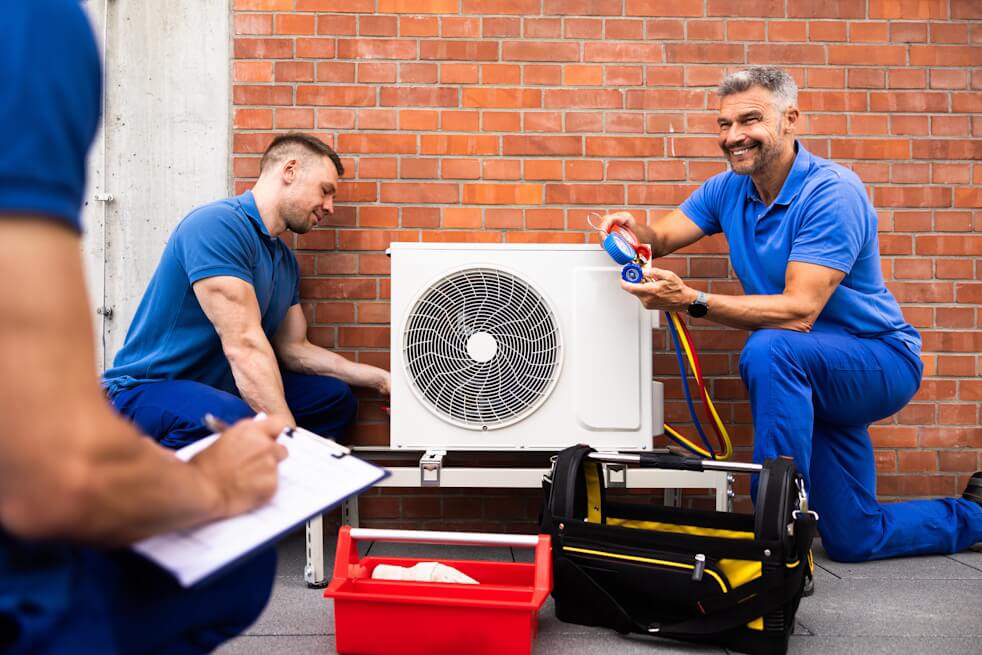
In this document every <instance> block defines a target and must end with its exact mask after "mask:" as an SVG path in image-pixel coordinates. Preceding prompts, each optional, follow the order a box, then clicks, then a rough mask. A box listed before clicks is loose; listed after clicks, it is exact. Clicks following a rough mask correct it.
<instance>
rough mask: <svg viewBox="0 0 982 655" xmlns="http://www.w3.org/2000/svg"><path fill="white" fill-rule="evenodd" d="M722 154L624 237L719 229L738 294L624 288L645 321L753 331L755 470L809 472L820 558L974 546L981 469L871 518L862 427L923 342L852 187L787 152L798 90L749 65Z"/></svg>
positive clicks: (981, 534) (885, 410) (902, 386)
mask: <svg viewBox="0 0 982 655" xmlns="http://www.w3.org/2000/svg"><path fill="white" fill-rule="evenodd" d="M717 93H718V95H719V96H720V98H721V102H720V109H719V117H718V119H717V120H718V123H719V146H720V148H721V149H722V151H723V155H724V156H725V158H726V160H727V162H728V163H729V164H730V168H731V170H730V171H727V172H725V173H721V174H719V175H716V176H714V177H712V178H710V179H709V180H708V181H706V182H705V183H704V184H703V185H702V186H700V187H699V188H698V189H697V190H696V191H695V192H694V193H693V194H692V195H691V196H690V197H689V199H688V200H686V201H685V202H684V203H683V204H682V206H681V207H680V208H678V209H676V210H674V211H672V212H671V213H669V214H667V215H666V216H663V217H661V218H659V219H658V220H656V221H655V222H654V223H653V224H652V225H651V226H648V225H645V224H644V223H641V222H638V221H636V220H635V219H634V217H633V216H631V214H629V213H627V212H617V213H614V214H609V215H607V216H605V217H604V224H603V228H604V229H605V230H608V229H609V228H610V227H611V226H612V225H614V224H619V225H625V226H627V227H629V228H630V229H632V230H633V231H634V232H635V233H636V234H637V236H638V238H639V239H640V240H641V241H642V242H644V243H649V244H651V247H652V250H653V256H654V257H661V256H664V255H667V254H669V253H672V252H674V251H676V250H678V249H679V248H682V247H684V246H687V245H689V244H691V243H693V242H695V241H698V240H699V239H701V238H702V237H704V236H706V235H711V234H716V233H717V232H723V233H724V234H725V235H726V239H727V241H728V242H729V248H730V261H731V262H732V264H733V269H734V271H736V274H737V277H739V279H740V282H741V283H742V285H743V289H744V291H745V292H746V294H747V295H744V296H730V295H724V294H716V293H713V294H707V293H703V292H700V291H697V290H696V289H693V288H691V287H689V286H687V285H686V284H685V283H684V282H683V281H682V280H681V279H680V278H679V277H678V276H677V275H675V274H674V273H672V272H670V271H667V270H661V269H657V268H649V269H648V270H646V271H645V279H644V280H642V282H641V283H640V284H628V283H626V282H624V283H622V286H623V288H624V290H625V291H627V292H629V293H631V294H634V295H635V296H637V297H638V299H639V300H640V301H641V303H642V304H643V305H644V306H645V307H647V308H649V309H657V310H669V311H688V312H689V313H690V315H694V316H702V317H705V318H707V319H709V320H712V321H715V322H717V323H721V324H723V325H728V326H731V327H736V328H742V329H745V330H750V331H752V334H751V335H750V338H749V339H748V340H747V343H746V346H745V347H744V349H743V352H742V353H741V355H740V375H741V377H742V378H743V381H744V383H745V384H746V385H747V388H748V390H749V394H750V404H751V409H752V412H753V422H754V453H753V457H754V461H755V462H762V461H764V460H766V459H771V458H775V457H778V456H781V455H791V456H793V457H794V459H795V462H796V464H797V465H798V467H799V469H800V470H801V471H802V473H803V474H804V476H805V478H806V480H807V483H808V489H809V494H810V497H811V507H812V508H813V509H815V510H816V511H817V512H818V513H819V514H820V516H821V520H820V521H819V531H820V532H821V535H822V540H823V544H824V546H825V549H826V551H827V552H828V554H829V556H830V557H832V558H833V559H835V560H840V561H852V562H855V561H864V560H873V559H881V558H885V557H896V556H900V555H917V554H932V553H953V552H957V551H960V550H963V549H965V548H967V547H969V546H971V545H972V544H974V543H976V542H978V541H982V472H979V473H976V474H974V475H973V476H972V477H971V478H970V479H969V482H968V486H967V488H966V489H965V493H964V494H963V496H962V498H943V499H938V500H915V501H909V502H902V503H894V504H886V505H881V504H879V503H878V502H877V499H876V465H875V460H874V457H873V448H872V444H871V441H870V436H869V432H868V431H867V428H868V426H869V424H870V423H873V422H875V421H878V420H881V419H883V418H885V417H887V416H890V415H892V414H894V413H896V412H897V411H899V410H900V409H901V408H902V407H904V406H905V405H906V404H907V403H908V401H910V399H911V398H912V397H913V395H914V393H915V392H916V391H917V388H918V386H919V385H920V380H921V373H922V369H923V365H922V363H921V360H920V351H921V339H920V335H919V334H918V333H917V331H916V330H915V329H914V328H913V327H911V325H910V324H908V323H907V322H906V321H905V320H904V317H903V314H902V313H901V311H900V306H899V305H898V304H897V301H896V300H895V299H894V297H893V296H892V295H891V294H890V292H889V291H888V290H887V288H886V286H885V285H884V282H883V277H882V273H881V270H880V253H879V243H878V239H877V217H876V212H875V211H874V209H873V207H872V205H871V204H870V202H869V199H868V198H867V196H866V192H865V190H864V188H863V184H862V182H861V181H860V179H859V178H858V177H857V176H856V175H855V174H854V173H853V172H852V171H850V170H848V169H846V168H844V167H842V166H840V165H838V164H834V163H832V162H830V161H827V160H824V159H821V158H819V157H816V156H815V155H812V154H811V153H809V152H808V151H807V150H805V148H804V147H803V146H802V145H801V144H800V143H799V142H798V141H797V140H796V139H795V130H796V128H797V125H798V120H799V112H798V108H797V106H796V103H797V93H798V90H797V87H796V85H795V83H794V80H793V79H792V78H791V77H790V76H789V75H788V74H787V73H785V72H784V71H782V70H780V69H778V68H773V67H767V66H754V67H751V68H748V69H746V70H743V71H740V72H737V73H733V74H731V75H729V76H727V77H726V78H725V79H724V80H723V81H722V82H721V83H720V85H719V88H718V89H717Z"/></svg>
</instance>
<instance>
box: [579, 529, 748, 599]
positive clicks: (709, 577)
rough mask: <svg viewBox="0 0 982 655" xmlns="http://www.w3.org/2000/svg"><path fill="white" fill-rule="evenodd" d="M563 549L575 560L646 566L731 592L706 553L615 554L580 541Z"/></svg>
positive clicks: (631, 551) (633, 551)
mask: <svg viewBox="0 0 982 655" xmlns="http://www.w3.org/2000/svg"><path fill="white" fill-rule="evenodd" d="M560 547H561V548H562V551H563V553H564V554H567V555H570V556H574V557H576V556H580V557H587V558H597V559H604V560H608V561H612V562H616V561H620V562H626V563H632V564H637V565H647V566H651V567H655V568H659V569H662V570H665V571H669V572H671V573H681V574H688V576H689V579H690V580H691V581H692V582H695V583H701V582H710V581H711V582H713V583H714V584H713V586H714V587H716V588H718V589H719V591H720V592H721V593H724V594H725V593H728V592H729V591H731V589H732V588H731V587H730V581H729V580H728V579H727V577H726V575H725V574H724V573H723V572H722V570H721V569H720V568H719V566H718V565H717V562H716V560H715V559H713V558H709V557H707V556H706V555H705V554H703V553H697V554H694V555H685V554H682V553H669V552H659V551H650V550H638V549H632V548H624V547H620V546H619V547H618V548H617V549H616V550H614V549H609V548H604V549H603V550H601V548H603V546H599V545H598V544H589V543H583V542H579V541H572V542H570V540H568V539H566V540H563V542H562V544H561V546H560Z"/></svg>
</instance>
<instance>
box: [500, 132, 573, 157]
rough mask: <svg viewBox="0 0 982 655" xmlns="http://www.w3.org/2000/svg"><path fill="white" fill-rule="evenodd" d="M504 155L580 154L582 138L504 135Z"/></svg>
mask: <svg viewBox="0 0 982 655" xmlns="http://www.w3.org/2000/svg"><path fill="white" fill-rule="evenodd" d="M502 154H504V155H582V154H583V139H582V138H581V137H578V136H504V137H502Z"/></svg>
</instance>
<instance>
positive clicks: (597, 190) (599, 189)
mask: <svg viewBox="0 0 982 655" xmlns="http://www.w3.org/2000/svg"><path fill="white" fill-rule="evenodd" d="M546 203H547V204H550V205H598V206H609V205H622V204H624V187H623V185H620V184H616V185H614V184H610V185H608V184H547V185H546Z"/></svg>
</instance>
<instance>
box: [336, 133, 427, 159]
mask: <svg viewBox="0 0 982 655" xmlns="http://www.w3.org/2000/svg"><path fill="white" fill-rule="evenodd" d="M338 149H339V150H340V151H341V152H344V153H357V152H369V153H372V152H392V153H403V154H415V153H416V135H415V134H341V135H340V136H339V137H338Z"/></svg>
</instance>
